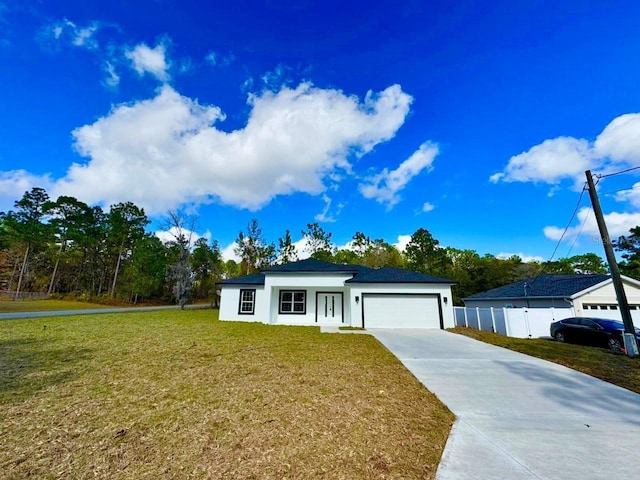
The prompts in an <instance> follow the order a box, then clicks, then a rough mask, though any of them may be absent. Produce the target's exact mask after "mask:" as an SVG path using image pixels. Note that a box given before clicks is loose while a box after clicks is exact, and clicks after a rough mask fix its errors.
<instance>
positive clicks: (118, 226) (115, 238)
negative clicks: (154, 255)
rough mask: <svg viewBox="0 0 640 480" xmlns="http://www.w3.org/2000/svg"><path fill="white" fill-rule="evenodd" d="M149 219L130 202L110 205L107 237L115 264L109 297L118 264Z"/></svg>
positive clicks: (140, 234) (113, 286)
mask: <svg viewBox="0 0 640 480" xmlns="http://www.w3.org/2000/svg"><path fill="white" fill-rule="evenodd" d="M149 223H150V222H149V219H147V216H146V215H145V213H144V209H141V208H139V207H137V206H136V205H134V204H133V203H131V202H126V203H118V204H116V205H112V206H111V209H110V211H109V216H108V230H107V238H108V240H109V243H110V245H111V246H112V248H113V249H114V252H115V257H116V262H115V263H116V265H115V269H114V273H113V282H112V284H111V292H110V297H111V298H113V297H114V296H115V291H116V283H117V281H118V273H119V271H120V264H121V262H122V260H123V258H125V256H127V255H131V253H132V251H133V249H134V247H135V245H136V243H137V242H138V241H140V240H141V239H142V238H144V235H145V230H144V229H145V227H146V226H147V225H148V224H149Z"/></svg>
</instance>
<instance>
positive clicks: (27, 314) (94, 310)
mask: <svg viewBox="0 0 640 480" xmlns="http://www.w3.org/2000/svg"><path fill="white" fill-rule="evenodd" d="M179 308H180V307H179V306H178V305H159V306H154V307H117V308H116V307H113V308H92V309H86V310H56V311H48V312H11V313H0V320H7V319H10V318H40V317H65V316H67V315H92V314H96V313H122V312H149V311H153V310H177V309H179ZM185 308H189V309H191V308H209V306H208V305H200V304H198V305H186V306H185Z"/></svg>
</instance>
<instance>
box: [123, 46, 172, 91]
mask: <svg viewBox="0 0 640 480" xmlns="http://www.w3.org/2000/svg"><path fill="white" fill-rule="evenodd" d="M125 56H126V57H127V58H128V59H129V60H130V61H131V63H132V65H133V68H134V69H135V71H136V72H138V75H140V76H142V75H144V74H145V73H149V74H151V75H153V76H154V77H156V78H157V79H158V80H160V81H162V82H166V81H167V80H169V73H168V70H169V63H168V62H167V59H166V48H165V46H164V44H162V43H159V44H158V45H156V46H155V47H154V48H151V47H149V46H148V45H147V44H146V43H141V44H139V45H136V46H135V47H134V48H133V49H131V50H127V51H126V52H125Z"/></svg>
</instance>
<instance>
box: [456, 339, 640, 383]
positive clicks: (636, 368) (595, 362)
mask: <svg viewBox="0 0 640 480" xmlns="http://www.w3.org/2000/svg"><path fill="white" fill-rule="evenodd" d="M449 330H450V331H452V332H454V333H459V334H461V335H466V336H468V337H471V338H475V339H476V340H481V341H483V342H486V343H491V344H493V345H498V346H499V347H504V348H508V349H510V350H515V351H517V352H521V353H526V354H527V355H531V356H532V357H538V358H542V359H544V360H549V361H550V362H554V363H559V364H560V365H564V366H566V367H569V368H573V369H574V370H578V371H579V372H583V373H586V374H588V375H591V376H593V377H596V378H600V379H602V380H605V381H607V382H609V383H613V384H615V385H619V386H621V387H623V388H626V389H628V390H631V391H632V392H636V393H640V360H639V359H637V358H629V357H627V356H625V355H622V354H619V353H613V352H611V351H609V350H607V349H604V348H596V347H587V346H583V345H571V344H568V343H559V342H556V341H554V340H546V339H541V338H538V339H526V338H512V337H506V336H504V335H500V334H497V333H491V332H483V331H479V330H475V329H473V328H464V327H456V328H452V329H449Z"/></svg>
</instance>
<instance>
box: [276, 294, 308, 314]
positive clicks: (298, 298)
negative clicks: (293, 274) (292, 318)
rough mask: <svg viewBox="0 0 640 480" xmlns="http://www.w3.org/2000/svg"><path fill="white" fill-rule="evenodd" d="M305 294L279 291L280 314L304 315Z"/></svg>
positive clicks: (305, 307)
mask: <svg viewBox="0 0 640 480" xmlns="http://www.w3.org/2000/svg"><path fill="white" fill-rule="evenodd" d="M306 300H307V292H306V291H305V290H281V291H280V313H286V314H291V315H304V314H305V313H307V301H306Z"/></svg>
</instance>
